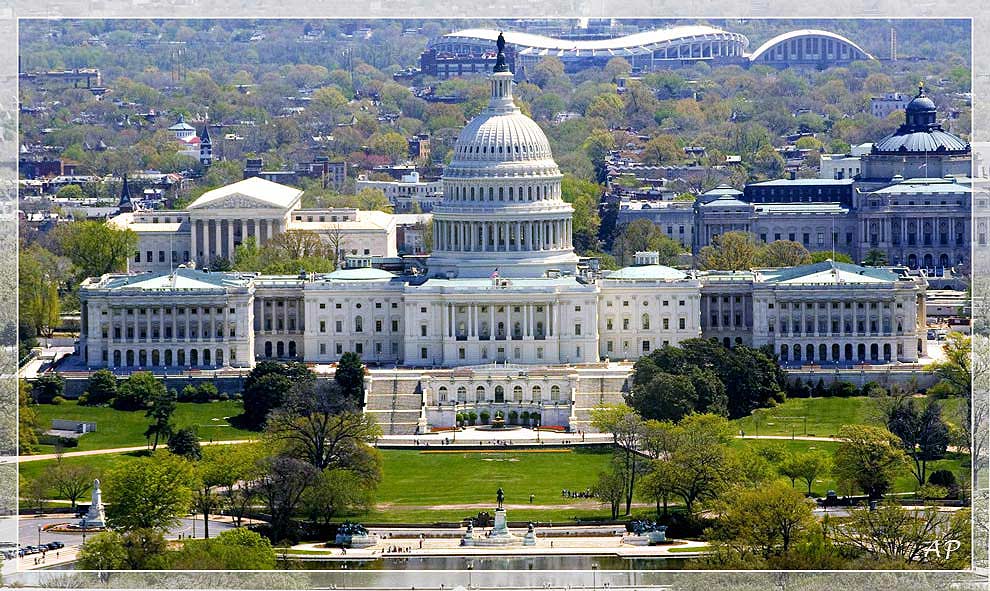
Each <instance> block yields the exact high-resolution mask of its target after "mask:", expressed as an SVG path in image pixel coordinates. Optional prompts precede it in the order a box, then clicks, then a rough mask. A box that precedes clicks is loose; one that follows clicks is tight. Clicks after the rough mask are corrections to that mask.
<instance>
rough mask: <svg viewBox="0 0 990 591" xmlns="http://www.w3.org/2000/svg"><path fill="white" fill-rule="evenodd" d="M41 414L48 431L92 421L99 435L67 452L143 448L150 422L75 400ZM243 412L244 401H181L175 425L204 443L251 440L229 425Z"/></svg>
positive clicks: (45, 448) (45, 407)
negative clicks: (59, 423)
mask: <svg viewBox="0 0 990 591" xmlns="http://www.w3.org/2000/svg"><path fill="white" fill-rule="evenodd" d="M33 408H34V409H35V410H36V411H37V412H38V417H39V418H40V420H41V424H42V425H44V427H45V428H46V429H47V428H49V427H50V426H51V421H52V419H68V420H78V421H91V422H95V423H96V432H95V433H87V434H86V435H83V436H82V437H80V438H79V446H78V447H73V448H67V449H66V451H86V450H91V449H108V448H115V447H131V446H137V445H144V444H145V443H146V440H145V438H144V431H145V429H147V428H148V424H149V422H150V420H149V419H148V418H146V417H145V416H144V412H143V411H123V410H115V409H112V408H109V407H103V406H80V405H79V404H78V403H77V402H76V401H75V400H67V401H66V402H64V403H62V404H57V405H56V404H39V405H35V406H34V407H33ZM241 412H242V407H241V402H240V401H238V400H226V401H223V402H204V403H195V402H180V403H177V404H176V407H175V414H174V415H173V419H172V420H173V422H174V423H175V428H176V429H181V428H183V427H196V430H197V432H198V433H199V437H200V439H201V440H203V441H210V440H215V441H223V440H230V439H249V438H254V437H257V436H258V434H257V433H254V432H252V431H246V430H244V429H238V428H237V427H234V426H232V425H231V424H230V422H229V421H228V420H227V418H228V417H235V416H237V415H239V414H241ZM52 452H54V447H53V446H51V445H42V446H39V448H38V453H52Z"/></svg>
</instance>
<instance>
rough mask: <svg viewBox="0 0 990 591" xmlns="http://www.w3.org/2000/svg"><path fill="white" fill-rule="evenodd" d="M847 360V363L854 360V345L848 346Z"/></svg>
mask: <svg viewBox="0 0 990 591" xmlns="http://www.w3.org/2000/svg"><path fill="white" fill-rule="evenodd" d="M845 360H846V361H852V360H853V346H852V344H847V345H846V355H845Z"/></svg>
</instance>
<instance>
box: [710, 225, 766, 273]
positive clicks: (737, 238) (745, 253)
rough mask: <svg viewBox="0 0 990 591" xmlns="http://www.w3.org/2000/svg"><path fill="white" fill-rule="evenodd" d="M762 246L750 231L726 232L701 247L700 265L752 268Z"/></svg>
mask: <svg viewBox="0 0 990 591" xmlns="http://www.w3.org/2000/svg"><path fill="white" fill-rule="evenodd" d="M759 254H760V248H759V246H758V245H757V244H756V242H754V241H753V237H752V236H751V235H750V234H749V233H748V232H726V233H725V234H722V235H720V236H717V237H716V238H715V239H714V240H713V241H712V244H711V245H709V246H705V247H703V248H702V249H701V252H700V253H699V255H698V258H699V261H698V265H699V267H700V268H702V269H704V270H706V271H707V270H720V271H742V270H745V269H751V268H752V267H753V266H754V264H755V263H756V260H757V257H758V256H759Z"/></svg>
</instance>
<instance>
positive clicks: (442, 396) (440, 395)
mask: <svg viewBox="0 0 990 591" xmlns="http://www.w3.org/2000/svg"><path fill="white" fill-rule="evenodd" d="M437 400H438V401H439V402H447V386H440V388H439V389H438V390H437Z"/></svg>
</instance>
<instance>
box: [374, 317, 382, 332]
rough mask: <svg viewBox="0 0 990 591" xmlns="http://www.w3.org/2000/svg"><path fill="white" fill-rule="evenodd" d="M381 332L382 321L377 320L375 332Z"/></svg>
mask: <svg viewBox="0 0 990 591" xmlns="http://www.w3.org/2000/svg"><path fill="white" fill-rule="evenodd" d="M381 331H382V321H381V320H375V332H381Z"/></svg>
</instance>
